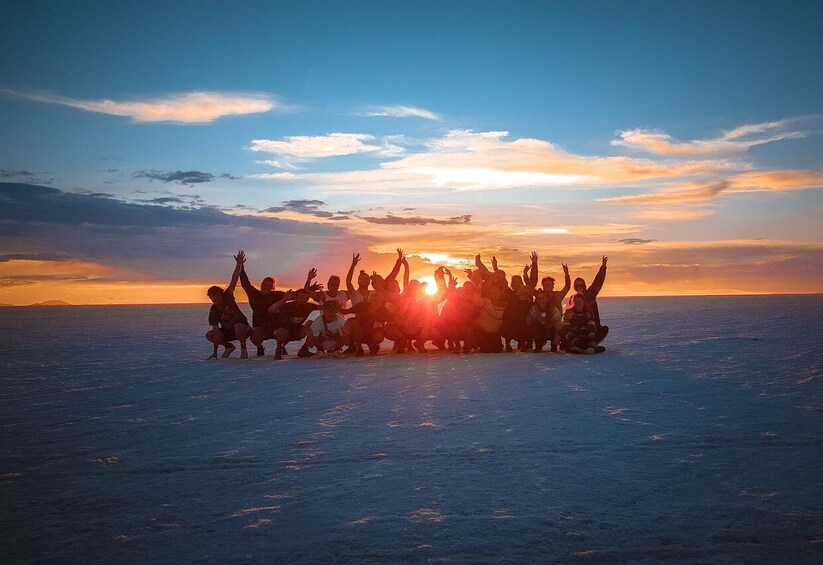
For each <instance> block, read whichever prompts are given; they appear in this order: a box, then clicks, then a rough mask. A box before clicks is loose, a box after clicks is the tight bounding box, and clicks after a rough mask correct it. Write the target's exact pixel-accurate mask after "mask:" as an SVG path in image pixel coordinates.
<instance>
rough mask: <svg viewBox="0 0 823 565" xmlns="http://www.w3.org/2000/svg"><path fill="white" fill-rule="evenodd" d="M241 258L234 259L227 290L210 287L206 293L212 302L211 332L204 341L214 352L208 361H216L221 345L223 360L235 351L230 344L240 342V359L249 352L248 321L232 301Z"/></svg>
mask: <svg viewBox="0 0 823 565" xmlns="http://www.w3.org/2000/svg"><path fill="white" fill-rule="evenodd" d="M241 259H242V257H240V259H237V258H235V260H236V261H235V262H236V265H235V268H234V273H232V276H231V281H230V282H229V286H228V288H226V289H225V290H223V289H222V288H220V287H219V286H212V287H209V289H208V290H207V291H206V294H207V295H208V297H209V299H210V300H211V302H212V305H211V308H210V309H209V325H210V326H211V330H209V331H208V332H206V339H207V340H209V341H210V342H211V343H212V344H213V345H214V351H213V352H212V354H211V355H209V357H208V359H217V348H218V347H219V346H220V345H222V346H223V347H224V348H225V350H224V351H223V355H222V357H223V358H226V357H228V356H229V355H231V353H232V351H234V350H235V349H237V348H236V347H235V346H234V345H233V344H232V343H231V342H232V341H240V358H241V359H247V358H248V356H249V352H248V350H247V349H246V339H248V337H249V320H248V318H246V315H245V314H243V311H242V310H240V307H239V306H238V305H237V302H236V301H235V299H234V289H235V288H236V287H237V279H238V278H239V277H240V269H241V267H242V261H241Z"/></svg>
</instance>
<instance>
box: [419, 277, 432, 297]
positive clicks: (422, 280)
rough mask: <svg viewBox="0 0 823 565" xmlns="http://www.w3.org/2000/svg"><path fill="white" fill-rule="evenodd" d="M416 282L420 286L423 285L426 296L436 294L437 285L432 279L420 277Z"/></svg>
mask: <svg viewBox="0 0 823 565" xmlns="http://www.w3.org/2000/svg"><path fill="white" fill-rule="evenodd" d="M418 280H419V281H420V284H423V285H425V286H424V288H425V289H426V294H428V295H429V296H434V295H435V294H437V283H436V282H435V281H434V277H420V278H419V279H418Z"/></svg>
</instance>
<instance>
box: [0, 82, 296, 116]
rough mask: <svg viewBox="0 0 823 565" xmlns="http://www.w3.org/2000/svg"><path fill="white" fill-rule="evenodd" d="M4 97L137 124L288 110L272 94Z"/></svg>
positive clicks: (5, 91)
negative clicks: (125, 119) (97, 98)
mask: <svg viewBox="0 0 823 565" xmlns="http://www.w3.org/2000/svg"><path fill="white" fill-rule="evenodd" d="M0 94H1V95H4V96H9V97H14V98H23V99H26V100H32V101H35V102H43V103H46V104H59V105H62V106H69V107H71V108H77V109H80V110H86V111H88V112H97V113H100V114H109V115H112V116H124V117H129V118H131V119H132V120H134V121H135V122H139V123H151V122H169V123H181V124H208V123H211V122H213V121H214V120H216V119H218V118H221V117H223V116H237V115H243V114H259V113H262V112H269V111H271V110H275V109H285V108H286V107H285V106H284V105H283V104H281V103H280V102H278V101H277V99H276V98H275V97H273V96H271V95H268V94H244V93H231V92H209V91H199V92H182V93H176V94H168V95H166V96H161V97H157V98H143V99H134V100H107V99H100V100H84V99H80V98H69V97H67V96H60V95H57V94H51V93H47V92H46V93H43V92H21V91H16V90H9V89H5V88H4V89H0Z"/></svg>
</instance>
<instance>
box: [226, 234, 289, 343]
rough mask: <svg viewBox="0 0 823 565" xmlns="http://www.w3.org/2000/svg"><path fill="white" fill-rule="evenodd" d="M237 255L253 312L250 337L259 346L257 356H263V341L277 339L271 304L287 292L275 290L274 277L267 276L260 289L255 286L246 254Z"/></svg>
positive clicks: (241, 283)
mask: <svg viewBox="0 0 823 565" xmlns="http://www.w3.org/2000/svg"><path fill="white" fill-rule="evenodd" d="M237 257H238V259H237V260H238V261H239V262H240V286H242V287H243V290H244V291H245V292H246V297H247V298H248V300H249V306H251V312H252V316H251V325H252V328H251V337H250V338H249V339H250V341H251V342H252V343H253V344H254V345H255V346H256V347H257V356H258V357H262V356H263V355H265V354H266V350H265V348H264V347H263V342H264V341H266V340H267V339H276V337H275V335H274V332H275V331H276V330H277V316H276V315H274V314H271V313H269V306H271V305H272V304H274V303H275V302H277V301H278V300H280V299H281V298H283V296H285V293H284V292H282V291H279V290H275V284H276V283H275V280H274V277H265V278H264V279H263V280H262V281H260V289H259V290H258V289H256V288H254V286H252V284H251V281H249V275H248V274H247V273H246V255H245V253H244V252H243V250H240V251H239V252H238V253H237Z"/></svg>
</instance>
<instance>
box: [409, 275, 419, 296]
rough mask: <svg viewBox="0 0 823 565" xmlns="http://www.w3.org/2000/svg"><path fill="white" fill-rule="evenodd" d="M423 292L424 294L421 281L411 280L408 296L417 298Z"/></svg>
mask: <svg viewBox="0 0 823 565" xmlns="http://www.w3.org/2000/svg"><path fill="white" fill-rule="evenodd" d="M421 292H423V285H421V284H420V281H419V280H417V279H412V280H410V281H409V284H408V286H406V294H410V295H412V296H415V295H417V294H420V293H421Z"/></svg>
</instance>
